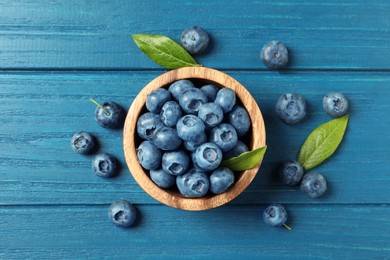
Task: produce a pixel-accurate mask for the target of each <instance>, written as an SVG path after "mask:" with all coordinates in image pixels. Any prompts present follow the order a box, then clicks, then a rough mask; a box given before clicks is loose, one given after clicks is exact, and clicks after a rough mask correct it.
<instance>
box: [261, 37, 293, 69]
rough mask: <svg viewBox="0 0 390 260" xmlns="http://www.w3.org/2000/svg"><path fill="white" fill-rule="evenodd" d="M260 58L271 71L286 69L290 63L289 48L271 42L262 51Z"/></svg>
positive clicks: (276, 42)
mask: <svg viewBox="0 0 390 260" xmlns="http://www.w3.org/2000/svg"><path fill="white" fill-rule="evenodd" d="M260 57H261V60H262V61H263V63H264V65H266V66H267V67H269V68H271V69H281V68H284V67H286V65H287V63H288V51H287V47H286V45H284V44H283V43H281V42H279V41H270V42H268V43H266V44H265V45H264V47H263V48H262V49H261V54H260Z"/></svg>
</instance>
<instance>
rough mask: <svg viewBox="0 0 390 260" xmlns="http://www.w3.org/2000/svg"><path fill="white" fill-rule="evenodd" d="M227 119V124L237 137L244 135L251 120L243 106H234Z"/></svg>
mask: <svg viewBox="0 0 390 260" xmlns="http://www.w3.org/2000/svg"><path fill="white" fill-rule="evenodd" d="M227 118H228V122H229V124H231V125H232V126H234V128H235V129H236V131H237V135H238V136H243V135H245V134H246V133H247V132H248V131H249V129H250V127H251V119H250V117H249V114H248V112H247V111H246V109H245V108H244V107H243V106H240V105H235V106H234V107H233V109H232V111H230V112H229V114H228V116H227Z"/></svg>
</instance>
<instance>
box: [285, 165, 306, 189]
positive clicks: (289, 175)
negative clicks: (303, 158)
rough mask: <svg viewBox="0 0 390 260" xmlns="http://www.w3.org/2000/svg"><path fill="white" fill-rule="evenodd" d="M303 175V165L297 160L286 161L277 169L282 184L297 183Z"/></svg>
mask: <svg viewBox="0 0 390 260" xmlns="http://www.w3.org/2000/svg"><path fill="white" fill-rule="evenodd" d="M302 176H303V167H302V165H301V164H300V163H299V162H297V161H287V162H285V163H283V166H282V167H281V168H280V169H279V177H280V179H281V181H282V182H283V183H284V184H287V185H289V186H294V185H297V184H298V183H299V182H300V181H301V180H302Z"/></svg>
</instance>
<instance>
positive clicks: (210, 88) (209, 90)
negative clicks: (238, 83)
mask: <svg viewBox="0 0 390 260" xmlns="http://www.w3.org/2000/svg"><path fill="white" fill-rule="evenodd" d="M200 90H202V91H203V93H205V94H206V96H207V98H208V99H209V102H214V100H215V98H216V97H217V92H218V91H219V88H218V87H217V86H215V85H213V84H208V85H205V86H203V87H201V88H200Z"/></svg>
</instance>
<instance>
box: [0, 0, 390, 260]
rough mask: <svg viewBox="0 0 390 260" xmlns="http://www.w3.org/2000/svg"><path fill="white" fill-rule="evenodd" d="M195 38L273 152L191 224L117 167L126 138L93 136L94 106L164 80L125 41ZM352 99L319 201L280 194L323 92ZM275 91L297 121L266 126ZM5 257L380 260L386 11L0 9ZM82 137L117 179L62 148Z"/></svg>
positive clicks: (209, 5) (387, 148)
mask: <svg viewBox="0 0 390 260" xmlns="http://www.w3.org/2000/svg"><path fill="white" fill-rule="evenodd" d="M192 25H199V26H201V27H203V28H205V29H206V30H207V31H208V32H209V34H210V36H211V41H212V46H211V48H210V49H209V51H208V52H207V53H206V54H204V55H201V56H196V57H195V58H196V60H197V61H198V62H199V63H201V64H203V65H204V66H206V67H211V68H215V69H218V70H221V71H223V72H226V73H227V74H229V75H231V76H233V77H234V78H235V79H237V80H238V81H240V82H241V83H242V84H243V85H244V86H245V87H246V88H247V89H248V90H249V91H250V92H251V93H252V95H253V96H254V98H255V99H256V101H257V102H258V104H259V106H260V108H261V110H262V113H263V115H264V120H265V125H266V130H267V144H268V151H267V154H266V157H265V159H264V162H263V165H262V167H261V168H260V171H259V173H258V175H257V177H256V178H255V180H254V181H253V182H252V184H251V185H250V186H249V187H248V188H247V190H246V191H245V192H244V193H242V194H241V195H240V196H239V197H238V198H236V199H235V200H233V201H232V202H230V203H229V204H227V205H225V206H222V207H219V208H216V209H212V210H208V211H202V212H188V211H182V210H178V209H174V208H170V207H168V206H164V205H162V204H160V203H159V202H157V201H155V200H154V199H153V198H151V197H150V196H149V195H147V194H146V193H145V192H144V191H143V190H142V189H141V188H140V187H139V186H138V185H137V183H136V182H135V181H134V179H133V178H132V176H131V174H130V172H129V170H128V169H127V167H126V164H125V160H124V155H123V149H122V131H121V130H114V131H113V130H108V129H103V128H101V127H99V126H98V125H97V124H96V122H95V119H94V116H93V115H94V110H95V107H94V105H93V104H92V103H91V102H89V101H88V98H89V97H93V98H95V99H96V100H98V101H107V100H113V101H116V102H117V103H119V104H120V105H122V106H123V107H124V108H126V109H128V108H129V107H130V105H131V103H132V101H133V100H134V98H135V96H136V95H137V93H138V92H139V91H140V90H141V89H142V88H143V87H144V86H145V85H146V84H147V83H148V82H150V81H151V80H152V79H154V78H155V77H157V76H159V75H161V74H162V73H164V72H165V70H164V69H163V68H161V67H160V66H158V65H156V64H155V63H153V62H152V61H151V60H149V59H148V58H147V57H146V56H145V55H144V54H143V53H141V52H140V50H139V49H138V48H137V46H136V45H135V43H134V42H133V41H132V38H131V35H132V34H134V33H151V34H163V35H166V36H168V37H170V38H172V39H174V40H176V41H178V40H179V38H180V33H181V31H182V30H183V29H185V28H187V27H189V26H192ZM273 39H277V40H280V41H282V42H284V43H285V44H286V45H287V46H288V48H289V50H290V53H291V55H290V58H291V62H290V63H289V66H288V68H287V69H286V70H284V71H283V72H277V71H270V70H268V69H267V68H265V67H264V65H263V64H262V62H261V61H260V58H259V52H260V50H261V48H262V46H263V44H264V43H265V42H267V41H269V40H273ZM333 90H335V91H341V92H343V93H344V94H345V95H346V96H347V97H348V98H349V100H350V103H351V116H350V123H349V125H348V129H347V132H346V135H345V138H344V140H343V142H342V144H341V146H340V147H339V149H338V150H337V152H336V153H335V154H334V155H333V156H332V157H331V158H330V159H329V160H328V161H326V162H325V163H324V164H322V165H321V166H318V167H317V168H316V169H315V170H316V171H318V172H320V173H322V174H323V175H324V176H325V177H326V178H327V180H328V185H329V189H328V192H327V194H326V196H324V197H322V198H319V199H317V200H313V199H309V198H307V197H305V196H304V195H303V194H302V193H301V192H300V190H299V189H298V188H295V187H294V188H290V187H286V186H284V185H283V184H281V183H280V181H279V180H278V178H277V176H276V173H277V167H278V165H280V163H281V162H283V161H285V160H288V159H296V158H297V155H298V152H299V148H300V146H301V145H302V143H303V141H304V140H305V138H306V136H307V135H308V134H309V133H310V132H311V131H312V130H313V129H314V128H315V127H316V126H318V125H319V124H321V123H324V122H326V121H328V120H330V119H331V118H330V117H329V116H328V115H327V114H325V112H324V111H323V110H322V105H321V100H322V97H323V95H324V94H326V93H327V92H329V91H333ZM285 92H297V93H301V94H302V95H304V96H305V97H306V100H307V102H308V111H309V112H308V118H307V120H305V121H304V122H302V123H299V124H297V125H286V124H284V123H283V122H282V121H281V120H280V119H279V118H278V117H277V116H276V114H275V112H274V106H275V102H276V100H277V98H278V97H279V96H280V95H281V94H283V93H285ZM0 104H1V108H0V144H1V149H0V258H1V259H11V258H15V259H26V258H35V259H44V258H52V259H67V258H70V259H75V258H79V259H86V258H121V257H122V258H125V259H133V258H145V259H156V258H167V259H175V258H194V259H198V258H203V259H210V258H212V257H213V258H216V259H235V258H238V257H243V258H245V259H247V258H248V259H250V258H256V259H267V258H270V259H280V258H282V257H283V258H299V259H301V258H324V259H328V258H339V259H354V258H361V259H372V258H375V259H385V258H390V207H389V205H390V189H389V186H390V170H389V169H390V168H389V162H390V135H389V132H390V116H389V114H390V3H389V2H388V1H379V0H378V1H363V0H349V1H339V0H331V1H322V2H321V1H303V0H295V1H271V0H269V1H267V0H262V1H239V0H237V1H236V0H234V1H206V0H205V1H203V0H202V1H201V0H199V1H125V0H117V1H87V0H81V1H80V0H71V1H48V0H46V1H33V0H23V1H22V0H9V1H5V0H1V1H0ZM81 130H84V131H89V132H91V133H93V134H94V135H95V136H96V137H97V138H98V140H99V144H100V150H101V151H106V152H110V153H112V154H114V155H115V156H117V157H118V158H119V160H120V163H121V166H122V167H121V170H120V173H119V176H117V177H116V178H113V179H103V178H98V177H96V176H95V175H94V174H93V172H92V171H91V170H90V164H91V162H90V161H91V158H92V156H80V155H77V154H76V153H74V152H73V151H72V150H71V148H70V145H69V143H70V138H71V136H72V135H73V133H75V132H77V131H81ZM121 198H124V199H127V200H129V201H131V202H132V203H134V204H135V205H136V207H137V209H138V211H139V213H140V214H139V218H138V221H137V223H136V225H135V226H134V227H133V228H131V229H120V228H117V227H115V226H113V225H112V224H111V223H110V222H109V220H108V218H107V209H108V206H109V205H110V204H111V203H112V202H114V201H116V200H118V199H121ZM269 203H282V204H284V205H285V207H286V208H287V211H288V213H289V220H288V224H289V225H290V226H291V227H292V230H291V231H288V230H287V229H285V228H270V227H268V226H266V225H265V224H264V223H263V221H262V217H261V214H262V211H263V210H264V208H265V207H266V205H268V204H269Z"/></svg>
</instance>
